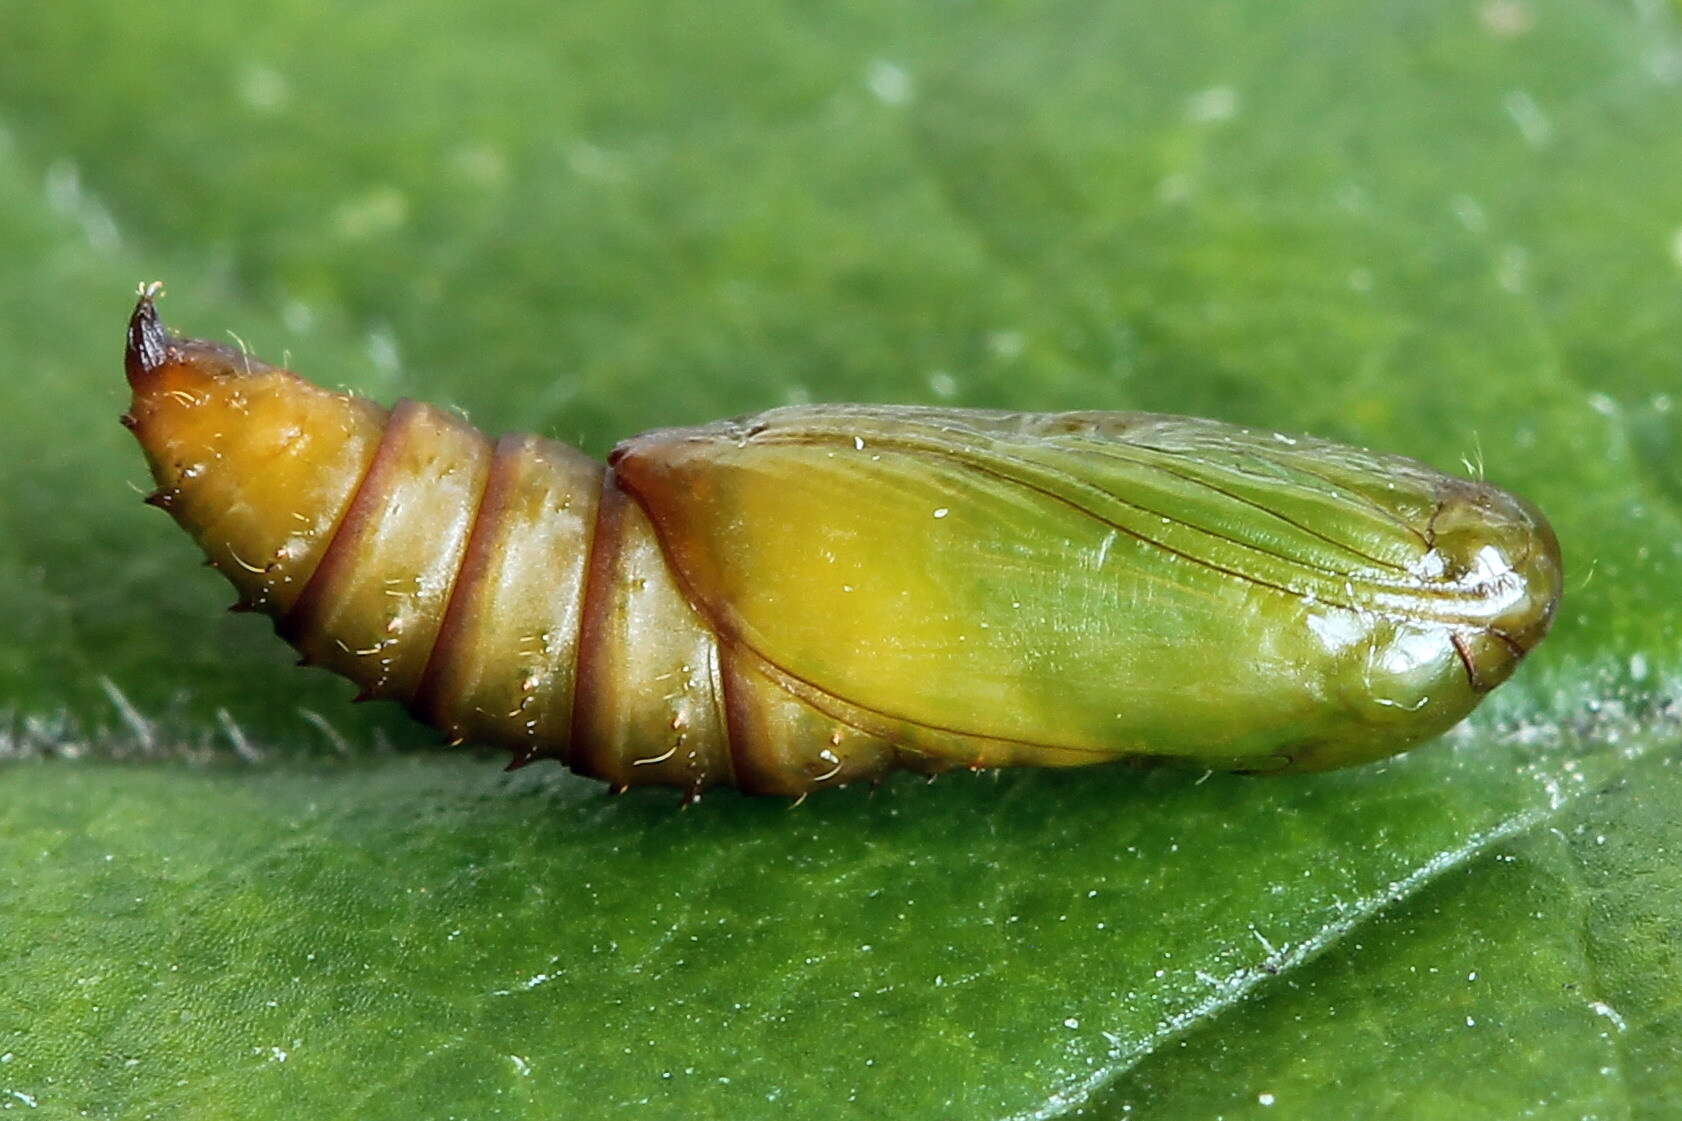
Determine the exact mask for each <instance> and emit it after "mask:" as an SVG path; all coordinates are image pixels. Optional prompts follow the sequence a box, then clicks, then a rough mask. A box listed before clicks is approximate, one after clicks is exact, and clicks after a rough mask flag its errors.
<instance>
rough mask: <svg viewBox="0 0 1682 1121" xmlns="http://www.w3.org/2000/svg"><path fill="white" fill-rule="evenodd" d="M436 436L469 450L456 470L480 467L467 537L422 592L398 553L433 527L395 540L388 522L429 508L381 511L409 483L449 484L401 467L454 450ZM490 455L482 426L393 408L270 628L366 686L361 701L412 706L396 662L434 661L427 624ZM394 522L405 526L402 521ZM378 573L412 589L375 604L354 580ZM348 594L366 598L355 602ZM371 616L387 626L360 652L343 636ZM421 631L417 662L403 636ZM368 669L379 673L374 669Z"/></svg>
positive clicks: (418, 568)
mask: <svg viewBox="0 0 1682 1121" xmlns="http://www.w3.org/2000/svg"><path fill="white" fill-rule="evenodd" d="M429 428H430V430H429ZM440 430H442V431H445V432H450V433H451V434H454V435H456V436H458V437H460V438H462V439H463V440H464V441H465V443H464V445H463V448H462V449H456V450H466V451H467V452H468V455H467V456H466V457H464V458H463V460H462V462H460V463H458V464H455V465H454V466H455V467H466V468H468V469H470V470H471V469H474V468H475V467H477V468H478V474H479V478H478V481H477V483H476V485H474V486H473V488H472V492H471V496H470V500H471V501H472V502H473V504H474V509H473V512H472V514H471V515H469V517H468V519H467V523H468V527H469V528H468V532H467V533H462V534H459V535H458V541H457V543H456V545H455V546H454V549H453V555H450V556H449V557H448V559H447V560H445V561H444V563H442V564H441V565H439V569H440V571H438V572H437V573H436V575H437V576H441V577H443V579H442V580H441V581H439V584H438V585H437V586H435V587H433V588H428V587H426V586H425V585H424V583H423V580H422V577H424V576H425V575H427V573H426V572H425V571H424V568H423V566H422V565H421V564H420V563H419V560H418V558H417V557H415V556H413V555H405V551H404V550H405V548H424V547H425V546H426V545H428V544H431V543H432V542H434V541H436V540H438V536H437V534H435V533H432V532H430V531H429V532H427V533H421V534H416V535H415V539H414V540H408V541H406V540H404V539H403V538H402V536H401V535H400V534H394V533H393V532H392V522H391V519H393V518H397V519H403V518H412V517H414V516H415V515H416V514H419V515H421V516H422V517H425V516H426V513H427V510H426V508H425V507H424V506H423V507H422V508H421V509H418V510H409V509H402V508H400V507H399V508H396V509H387V507H388V505H389V504H390V502H391V500H392V499H393V497H394V495H397V493H398V492H399V490H400V489H401V488H403V487H404V486H405V485H411V486H412V485H414V484H415V483H416V482H417V481H418V483H419V484H420V485H421V486H423V487H424V486H432V487H434V488H440V489H441V488H443V487H445V486H446V485H447V482H448V481H449V479H448V476H449V475H450V472H448V471H444V472H439V473H438V474H436V475H434V476H432V477H425V476H423V475H421V474H420V473H419V471H418V470H417V464H415V463H410V462H407V458H408V457H409V456H411V455H414V454H430V453H431V452H432V451H433V450H434V448H435V447H436V450H437V451H438V452H439V454H444V453H446V452H448V451H450V450H452V449H449V448H447V447H444V446H442V442H441V441H440V439H439V432H440ZM480 449H482V452H481V451H480ZM475 453H477V454H478V455H479V459H478V461H475V459H474V458H473V457H474V454H475ZM489 457H490V441H489V440H488V439H487V438H486V437H485V436H484V435H483V434H482V433H480V432H479V431H478V430H476V429H473V428H470V427H469V426H467V425H465V424H462V423H460V422H459V421H455V420H454V419H453V418H449V417H446V416H444V414H441V413H439V412H438V410H435V409H433V408H431V407H430V406H427V405H423V404H420V403H418V402H415V401H410V400H402V401H399V402H398V403H397V404H396V405H395V406H394V407H393V408H392V411H391V414H390V416H389V417H388V418H387V421H386V426H385V428H384V430H383V431H382V433H381V435H380V442H379V445H378V447H377V448H376V449H375V452H374V455H373V457H372V458H371V460H370V461H369V464H368V467H367V470H366V471H365V472H364V473H363V476H362V478H361V480H360V481H359V482H358V484H357V486H356V488H355V489H354V491H353V492H352V495H351V498H350V500H349V502H348V504H347V505H346V508H345V513H344V515H343V516H342V517H341V518H340V519H339V523H338V525H337V526H336V527H335V528H334V530H333V534H332V537H331V538H330V539H329V540H328V542H327V544H326V546H325V548H324V549H323V551H322V554H321V558H320V560H319V561H318V562H317V564H316V567H315V570H314V571H313V572H312V573H311V574H310V577H309V579H308V581H307V582H306V583H305V585H304V587H303V589H302V591H300V592H299V594H298V598H297V599H296V600H295V601H294V602H293V604H292V607H291V609H290V610H289V611H287V612H286V613H285V614H284V615H282V616H281V617H280V618H278V619H277V621H276V624H275V629H276V631H277V632H278V633H279V634H280V635H281V637H283V638H285V639H286V640H287V641H288V642H290V643H292V645H294V646H295V647H297V648H298V650H299V652H300V653H301V654H302V655H303V659H302V662H303V664H313V665H324V666H326V667H328V668H331V669H334V670H336V671H337V672H340V673H342V674H344V676H346V677H349V678H350V679H351V680H353V681H355V682H357V683H358V684H359V685H361V686H362V687H363V690H362V692H361V694H360V695H359V696H358V697H357V698H356V699H357V700H369V699H373V698H375V697H382V698H390V699H394V700H400V701H404V702H409V701H411V700H412V698H413V687H412V686H409V687H408V688H407V689H405V686H404V683H403V682H402V680H399V681H398V682H397V684H396V685H395V687H394V686H393V677H394V674H393V667H394V666H395V665H397V663H398V662H399V659H402V660H403V662H404V664H415V663H418V664H419V665H420V666H422V667H424V665H425V664H426V663H427V662H429V661H430V660H431V658H432V653H433V647H434V645H435V643H436V634H437V628H436V626H429V625H428V624H429V621H430V620H435V619H438V618H439V617H440V614H439V612H440V610H447V605H448V602H449V599H450V598H451V597H453V595H454V592H455V586H456V583H457V579H458V577H459V573H460V568H461V561H462V557H463V555H464V553H465V544H466V539H467V537H468V535H469V534H470V533H471V527H472V525H473V524H474V523H476V522H477V520H478V510H479V507H480V506H481V505H482V502H483V497H484V490H485V482H486V476H487V475H488V472H487V471H486V470H484V469H483V465H482V464H483V463H484V462H485V461H488V460H489ZM439 497H440V500H441V501H449V500H451V498H452V497H453V500H454V501H455V502H457V503H459V502H460V501H461V500H462V499H463V498H468V497H469V496H468V495H466V494H460V493H458V494H456V495H454V496H447V495H440V496H439ZM434 508H436V507H434ZM398 524H399V525H404V523H401V522H399V523H398ZM404 528H413V527H411V526H404ZM382 550H383V552H382ZM450 552H451V546H450V545H449V544H448V543H446V544H444V545H443V546H442V548H441V549H440V550H439V552H438V553H434V554H432V555H433V556H434V557H436V556H438V555H439V554H440V553H450ZM428 559H431V558H428ZM381 568H384V569H385V570H386V571H387V572H389V573H390V575H387V576H386V577H385V582H386V583H390V582H391V581H393V580H395V579H397V578H398V577H401V578H402V579H404V580H410V579H412V580H413V582H414V587H413V589H412V590H411V591H410V592H408V593H403V592H396V591H393V590H392V589H390V588H387V587H382V588H381V589H379V591H380V592H381V593H382V594H383V595H382V598H380V599H378V600H376V601H375V602H374V603H373V604H371V603H370V602H369V601H368V599H367V596H366V594H365V593H366V589H365V588H364V587H362V586H361V585H360V584H359V578H362V579H366V578H368V577H369V576H370V575H374V574H376V573H378V572H379V571H380V569H381ZM350 593H364V594H363V595H361V596H360V598H354V599H353V598H352V595H351V594H350ZM429 595H431V596H437V597H440V598H439V602H438V603H437V604H436V605H433V606H432V607H429V606H428V604H427V603H426V602H425V600H426V598H427V597H428V596H429ZM383 596H389V598H383ZM376 614H378V615H382V616H384V617H385V618H386V622H385V624H384V626H383V628H381V629H380V635H379V637H378V638H377V639H375V640H374V641H373V643H372V645H370V646H368V647H366V648H363V649H356V648H353V647H351V646H350V645H349V644H347V642H346V641H345V637H344V636H345V635H349V634H351V633H353V632H354V631H355V630H356V629H358V628H359V627H363V628H365V627H366V626H367V624H368V621H369V620H370V619H372V618H374V617H375V615H376ZM417 630H418V631H419V632H420V635H421V636H423V637H425V638H426V646H425V649H424V651H418V652H419V653H422V654H423V655H424V656H423V657H421V658H418V659H417V658H416V657H415V655H416V653H417V651H416V650H415V649H414V648H413V647H412V646H411V647H410V648H409V649H404V645H405V644H404V639H405V638H409V637H411V636H412V635H413V634H414V632H415V631H417ZM429 631H430V634H428V632H429ZM370 666H374V667H377V668H376V669H375V670H374V671H373V672H370V671H369V667H370ZM406 676H408V678H409V680H410V681H416V680H418V676H419V674H418V671H417V672H416V673H414V674H412V675H406Z"/></svg>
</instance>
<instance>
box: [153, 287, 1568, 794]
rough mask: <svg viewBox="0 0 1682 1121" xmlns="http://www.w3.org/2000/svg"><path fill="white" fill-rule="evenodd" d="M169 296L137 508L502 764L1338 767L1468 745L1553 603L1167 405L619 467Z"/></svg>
mask: <svg viewBox="0 0 1682 1121" xmlns="http://www.w3.org/2000/svg"><path fill="white" fill-rule="evenodd" d="M158 294H159V288H158V286H156V285H149V286H145V287H143V288H142V290H141V292H140V297H139V300H138V302H137V304H136V306H135V309H134V313H133V316H132V317H131V319H130V322H129V326H128V333H127V345H126V348H125V368H126V372H127V376H128V381H129V384H130V386H131V387H132V389H133V401H132V403H131V405H130V407H129V410H128V412H127V413H126V414H124V417H123V422H124V424H125V425H127V426H128V427H129V428H130V429H131V430H132V431H133V432H134V434H135V436H136V437H137V438H138V440H139V441H140V445H141V448H142V450H143V451H144V452H145V455H146V458H147V461H148V463H149V465H150V467H151V470H152V474H153V477H154V478H155V479H156V481H157V486H158V489H157V491H156V492H155V493H154V494H153V495H152V496H150V497H149V499H148V501H149V502H151V503H152V504H154V505H157V506H160V507H162V508H163V509H165V510H167V511H168V512H169V513H170V515H171V516H172V517H174V518H175V520H176V521H177V522H178V523H179V524H180V525H181V527H182V528H183V529H185V530H186V531H187V532H188V533H189V534H191V535H192V536H193V537H194V538H195V540H197V541H198V543H199V545H200V546H201V547H202V548H203V549H204V551H205V553H206V555H207V557H208V558H209V560H210V563H211V564H212V565H214V566H215V567H216V568H217V569H218V570H219V571H221V572H222V573H223V574H224V575H225V576H226V577H227V578H228V579H229V581H230V582H231V583H232V584H233V585H234V587H235V589H236V590H237V591H238V593H239V601H238V603H237V604H236V606H237V607H238V608H240V609H245V610H254V611H262V612H266V613H267V614H269V615H271V616H273V617H274V619H275V626H276V629H277V631H278V632H279V633H280V635H281V636H282V637H283V638H285V639H286V640H287V641H288V642H290V643H292V644H293V645H294V646H295V647H297V649H298V651H299V654H300V656H301V661H302V663H303V664H307V665H316V666H323V667H325V668H328V669H331V670H333V671H335V672H337V673H340V674H342V675H344V676H345V677H348V678H350V679H351V680H353V681H355V682H356V683H357V684H359V685H360V686H361V688H362V696H363V697H364V698H376V697H377V698H387V699H391V700H396V701H399V702H401V703H402V704H404V705H406V706H407V707H408V708H409V709H410V710H411V711H412V712H413V713H414V714H415V715H416V716H418V717H419V718H420V719H422V720H424V721H427V722H428V723H431V724H433V725H435V726H436V727H438V728H439V729H441V730H442V731H443V732H444V734H445V735H446V736H447V737H449V738H450V739H451V740H452V741H458V742H466V741H471V742H476V743H483V744H492V745H500V746H502V747H505V748H508V749H509V750H511V751H512V752H513V755H514V765H519V764H523V763H526V762H529V761H531V760H533V759H538V758H552V759H556V760H559V761H560V762H562V763H564V764H565V765H567V766H568V767H571V768H572V769H573V770H575V771H578V772H580V773H582V774H586V775H590V776H593V777H596V778H599V779H603V780H605V781H607V782H609V783H611V784H613V785H614V786H615V787H620V788H623V787H626V786H630V785H636V784H644V783H659V784H664V785H670V786H676V787H679V788H681V789H683V790H684V791H685V792H686V794H687V795H688V796H690V797H693V796H696V795H698V794H699V793H700V791H702V790H704V789H706V788H707V787H710V786H717V785H728V786H735V787H739V788H741V789H743V790H746V791H750V792H755V793H766V794H783V795H793V796H800V795H804V794H806V793H809V792H811V791H813V790H818V789H822V788H825V787H830V786H840V785H843V784H846V783H848V782H853V781H857V780H860V779H870V780H874V779H877V778H879V777H880V776H881V775H883V774H884V773H886V772H889V771H892V770H895V769H899V768H904V769H909V770H915V771H921V772H925V773H936V772H939V771H943V770H949V769H952V768H957V767H968V768H984V767H1002V766H1017V765H1031V766H1080V765H1086V764H1092V763H1101V762H1105V761H1110V760H1116V759H1130V760H1135V761H1144V762H1158V761H1161V762H1177V763H1181V764H1184V765H1187V766H1193V767H1199V768H1215V769H1227V770H1234V771H1243V772H1249V773H1284V772H1293V771H1312V770H1322V769H1326V768H1330V767H1338V766H1344V765H1348V764H1354V763H1361V762H1365V761H1368V760H1372V759H1378V758H1382V757H1385V756H1388V755H1391V754H1394V753H1395V752H1398V751H1401V750H1404V749H1406V748H1408V747H1410V746H1412V745H1414V744H1416V743H1419V742H1421V741H1423V740H1426V739H1429V738H1430V737H1432V736H1435V735H1437V734H1438V733H1440V732H1442V731H1444V730H1445V729H1447V728H1448V727H1450V726H1451V725H1453V724H1454V723H1455V722H1457V721H1458V720H1460V719H1461V718H1462V717H1464V716H1465V715H1466V714H1467V713H1468V712H1470V711H1471V710H1472V708H1473V707H1475V706H1476V705H1477V703H1478V702H1479V701H1480V700H1481V699H1482V697H1483V696H1484V695H1485V694H1486V693H1487V692H1488V691H1489V690H1491V689H1493V688H1494V687H1495V686H1497V685H1499V684H1500V683H1501V682H1502V681H1504V680H1506V678H1507V677H1508V676H1509V675H1510V674H1511V673H1512V672H1513V670H1514V668H1515V667H1516V666H1517V665H1518V663H1519V661H1520V659H1522V658H1523V657H1524V656H1525V655H1526V654H1527V653H1528V652H1529V651H1530V650H1531V649H1532V648H1533V647H1534V646H1535V645H1536V644H1537V643H1538V642H1540V641H1541V639H1542V638H1543V636H1544V635H1545V634H1546V633H1547V631H1548V627H1549V624H1550V623H1551V621H1552V619H1553V616H1554V613H1555V611H1556V609H1557V605H1558V602H1559V595H1560V588H1561V567H1560V557H1559V545H1558V542H1557V541H1556V540H1555V537H1554V534H1553V531H1552V529H1551V528H1550V527H1549V526H1548V523H1547V520H1546V519H1545V518H1544V517H1543V516H1542V514H1541V513H1540V512H1539V511H1538V510H1536V508H1535V507H1533V506H1531V505H1530V504H1529V503H1527V502H1525V501H1524V500H1523V499H1521V498H1518V497H1516V496H1514V495H1512V494H1509V493H1507V492H1505V491H1502V490H1500V489H1499V488H1497V487H1494V486H1492V485H1490V484H1488V483H1485V482H1483V481H1481V480H1471V479H1464V478H1459V477H1456V476H1452V475H1446V474H1443V473H1441V472H1438V471H1436V470H1433V469H1432V468H1430V467H1427V466H1426V465H1424V464H1422V463H1419V462H1417V461H1415V460H1412V459H1407V458H1404V457H1401V456H1395V455H1383V454H1378V453H1374V452H1370V451H1366V450H1364V449H1359V448H1353V447H1348V446H1344V445H1339V444H1334V443H1330V442H1327V441H1323V440H1317V439H1314V438H1311V437H1307V436H1291V435H1285V434H1281V433H1277V432H1272V431H1267V430H1257V429H1250V428H1243V427H1239V426H1236V425H1230V424H1224V423H1221V422H1219V421H1214V420H1203V419H1197V418H1192V417H1180V416H1167V415H1158V414H1150V413H1125V412H1077V413H1011V412H995V411H985V410H968V409H936V408H911V407H889V406H870V405H809V406H795V407H789V408H780V409H773V410H770V411H768V412H764V413H760V414H757V415H754V416H748V417H741V418H737V419H734V420H726V421H719V422H717V423H714V424H708V425H703V426H699V427H693V428H673V429H662V430H658V431H653V432H648V433H645V434H643V435H639V436H636V437H633V438H631V439H629V440H626V441H624V442H623V443H621V444H620V445H619V446H618V447H617V448H615V449H614V450H613V452H612V454H611V455H609V457H608V461H607V463H606V464H601V463H598V462H596V461H594V460H591V459H590V458H588V457H587V456H585V455H583V454H582V453H580V452H578V451H576V450H575V449H573V448H570V447H568V446H566V445H564V444H560V443H557V442H555V441H552V440H548V439H544V438H542V437H538V436H528V435H512V436H503V437H501V438H500V439H494V440H493V439H491V438H490V437H488V436H486V435H484V434H483V433H481V432H479V431H477V430H476V429H474V428H472V427H471V426H469V425H468V424H466V423H465V422H464V421H462V420H461V419H460V418H459V417H457V416H455V415H454V414H452V413H449V412H446V411H443V410H440V409H437V408H434V407H432V406H429V405H425V404H420V403H417V402H414V401H408V400H404V401H399V402H397V403H396V404H395V405H394V406H393V407H392V408H390V409H389V410H388V409H386V408H383V407H381V406H379V405H376V404H374V403H373V402H370V401H368V400H366V399H364V398H361V397H358V396H355V395H353V394H346V393H335V392H331V391H329V390H326V389H323V388H321V387H319V386H316V385H313V384H311V383H310V382H307V381H305V380H303V379H302V378H300V377H298V376H297V375H296V374H294V373H292V372H291V371H288V370H284V369H280V368H278V367H274V366H271V365H268V364H266V363H263V362H261V361H258V360H257V359H255V358H252V357H251V356H249V355H247V354H244V353H242V352H241V351H238V350H234V349H232V348H230V347H227V346H224V345H222V344H219V343H214V342H205V341H200V340H194V339H188V338H183V337H180V336H177V335H174V334H172V333H170V332H169V331H168V330H166V328H165V327H164V326H163V324H162V322H161V321H160V319H159V318H158V313H157V306H156V300H157V297H158ZM333 380H338V379H337V377H335V378H334V379H333Z"/></svg>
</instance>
